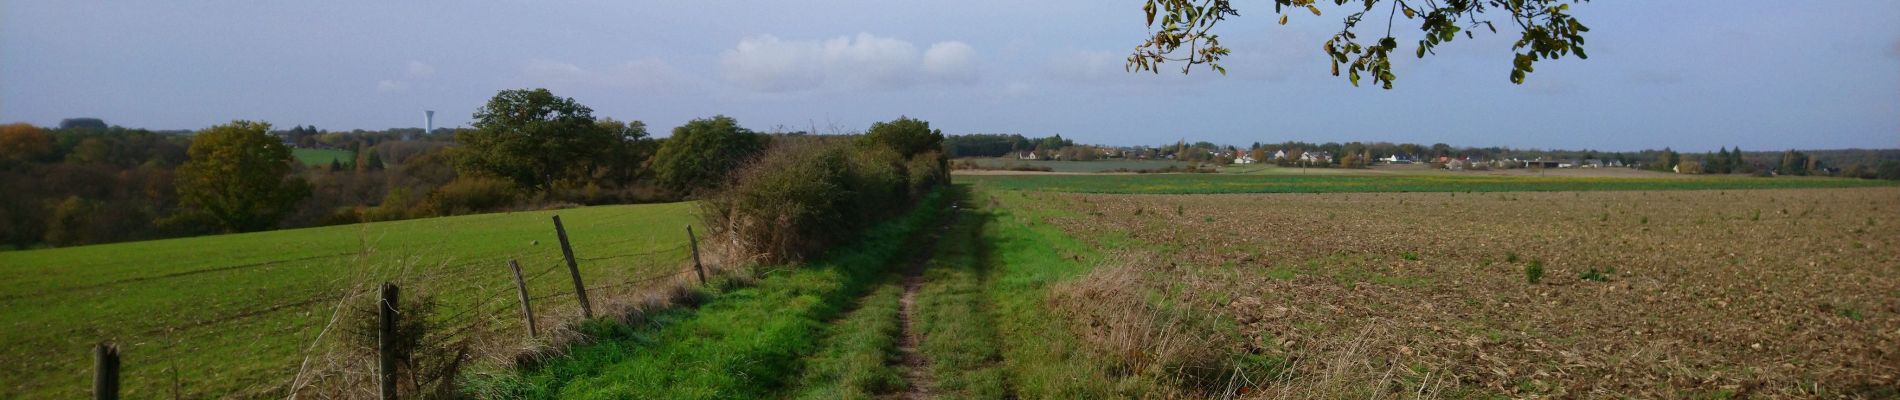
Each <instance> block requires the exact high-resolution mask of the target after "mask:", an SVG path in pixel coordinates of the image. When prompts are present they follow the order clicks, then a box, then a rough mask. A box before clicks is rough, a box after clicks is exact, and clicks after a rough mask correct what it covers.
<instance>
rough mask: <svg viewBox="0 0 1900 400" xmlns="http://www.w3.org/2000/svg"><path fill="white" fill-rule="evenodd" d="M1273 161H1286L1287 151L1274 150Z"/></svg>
mask: <svg viewBox="0 0 1900 400" xmlns="http://www.w3.org/2000/svg"><path fill="white" fill-rule="evenodd" d="M1273 159H1275V160H1285V159H1286V150H1274V151H1273Z"/></svg>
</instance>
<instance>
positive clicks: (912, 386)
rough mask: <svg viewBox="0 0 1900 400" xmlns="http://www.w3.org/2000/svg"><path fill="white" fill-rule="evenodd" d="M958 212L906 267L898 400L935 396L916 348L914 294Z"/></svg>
mask: <svg viewBox="0 0 1900 400" xmlns="http://www.w3.org/2000/svg"><path fill="white" fill-rule="evenodd" d="M959 211H961V210H953V211H951V214H950V218H947V219H946V220H945V221H944V223H943V225H942V226H939V227H938V228H937V231H936V232H931V234H930V240H928V241H927V243H928V244H927V245H926V246H924V248H925V249H926V250H924V251H923V254H921V255H920V256H919V257H917V258H915V259H912V260H911V261H910V265H907V266H906V267H905V270H904V295H903V296H902V297H900V298H899V300H898V304H899V308H898V314H897V318H898V322H899V325H898V326H899V328H898V333H897V334H898V347H897V351H898V354H899V355H900V356H901V358H900V359H901V360H902V361H901V364H902V365H903V367H904V382H905V383H906V384H905V385H904V386H905V387H906V388H907V389H905V390H904V393H902V394H901V395H900V396H899V397H898V398H901V399H929V398H933V397H935V396H932V395H931V391H930V389H931V388H933V387H935V386H936V380H935V379H934V378H933V377H932V376H931V375H930V359H929V358H928V357H925V356H924V354H923V352H922V351H920V349H919V347H920V345H921V344H922V343H923V333H922V332H920V331H919V330H918V327H917V317H916V315H917V291H918V289H919V288H922V287H923V286H924V268H926V267H928V266H930V260H931V259H932V258H935V256H936V249H937V242H938V241H940V240H943V233H944V231H947V230H949V229H950V227H952V226H955V224H956V223H957V217H958V216H959V215H961V213H960V212H959Z"/></svg>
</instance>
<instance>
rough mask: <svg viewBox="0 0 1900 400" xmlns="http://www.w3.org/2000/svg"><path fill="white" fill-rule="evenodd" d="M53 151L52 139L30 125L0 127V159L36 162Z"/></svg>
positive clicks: (44, 132) (43, 131) (19, 124)
mask: <svg viewBox="0 0 1900 400" xmlns="http://www.w3.org/2000/svg"><path fill="white" fill-rule="evenodd" d="M52 151H53V137H52V136H48V135H47V134H46V131H45V130H41V129H40V128H39V127H37V126H33V125H31V124H25V123H18V124H7V125H0V159H3V160H12V161H18V162H29V161H33V160H37V159H39V158H40V157H42V156H45V155H46V154H47V153H49V152H52Z"/></svg>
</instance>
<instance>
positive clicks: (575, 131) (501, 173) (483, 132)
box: [455, 89, 615, 190]
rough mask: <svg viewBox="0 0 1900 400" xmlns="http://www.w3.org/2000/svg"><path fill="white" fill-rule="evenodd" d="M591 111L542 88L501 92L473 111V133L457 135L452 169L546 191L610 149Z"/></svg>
mask: <svg viewBox="0 0 1900 400" xmlns="http://www.w3.org/2000/svg"><path fill="white" fill-rule="evenodd" d="M614 135H615V132H609V131H607V130H605V129H601V128H600V126H599V125H596V124H595V121H594V110H593V109H591V108H587V106H584V105H581V104H580V103H578V102H575V101H574V99H573V98H568V97H559V96H555V95H554V93H552V92H549V91H548V90H547V89H517V90H503V91H501V92H500V93H496V94H495V97H494V98H491V99H489V100H488V104H487V105H485V106H483V107H482V108H481V109H480V110H476V111H475V130H472V131H460V132H457V133H456V135H455V141H456V142H459V143H461V144H462V147H461V149H460V150H459V153H458V154H457V157H456V170H458V171H460V172H462V173H463V174H467V175H486V176H495V177H500V178H503V179H507V180H510V181H513V182H514V183H515V184H516V185H520V186H522V187H527V188H533V189H536V190H547V189H550V188H553V187H554V182H555V181H556V180H560V179H567V178H578V177H583V176H585V174H586V172H587V168H586V167H587V166H588V165H591V164H592V161H593V160H596V159H597V158H598V157H599V156H600V155H601V154H602V153H604V152H607V151H608V150H610V149H612V148H613V146H614V142H615V138H614Z"/></svg>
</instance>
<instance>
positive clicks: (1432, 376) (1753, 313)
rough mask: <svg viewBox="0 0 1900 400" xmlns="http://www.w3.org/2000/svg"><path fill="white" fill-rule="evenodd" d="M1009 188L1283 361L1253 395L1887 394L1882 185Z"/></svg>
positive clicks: (1891, 340) (1899, 269)
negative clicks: (1542, 189) (1281, 371)
mask: <svg viewBox="0 0 1900 400" xmlns="http://www.w3.org/2000/svg"><path fill="white" fill-rule="evenodd" d="M1011 195H1012V196H1014V195H1021V196H1029V197H1032V198H1030V199H1028V201H1022V202H1020V203H1021V204H1023V205H1024V206H1026V207H1032V208H1043V209H1051V210H1052V211H1057V212H1056V213H1055V214H1056V215H1058V216H1055V217H1051V218H1049V219H1048V220H1047V221H1046V222H1047V223H1050V224H1053V225H1056V226H1059V227H1061V228H1062V229H1064V230H1066V231H1068V232H1070V233H1072V234H1074V235H1076V236H1078V237H1081V238H1084V239H1085V240H1089V241H1093V242H1094V243H1096V244H1097V245H1098V246H1101V247H1102V248H1103V249H1104V250H1105V251H1107V252H1109V253H1111V254H1122V256H1120V257H1118V258H1119V259H1121V260H1134V261H1128V262H1134V263H1140V264H1141V265H1136V266H1135V267H1139V268H1144V269H1147V270H1149V271H1151V272H1153V273H1156V274H1159V275H1162V276H1166V277H1168V279H1170V280H1171V282H1169V284H1170V285H1173V286H1174V287H1176V288H1178V289H1179V290H1178V291H1177V292H1176V294H1174V295H1175V296H1178V297H1179V298H1180V299H1179V300H1180V301H1181V302H1182V303H1184V304H1188V305H1191V306H1192V307H1194V308H1195V309H1197V310H1200V311H1203V312H1208V313H1214V314H1217V315H1219V316H1220V317H1222V318H1226V319H1230V320H1231V321H1233V323H1234V325H1235V326H1236V328H1235V329H1238V330H1239V331H1240V332H1241V333H1242V335H1240V336H1241V337H1243V338H1244V340H1241V341H1238V342H1231V343H1209V344H1208V345H1209V346H1218V347H1222V348H1225V349H1227V350H1228V351H1231V352H1236V353H1239V352H1246V353H1252V354H1263V355H1268V356H1272V357H1276V358H1279V359H1283V360H1286V361H1287V362H1288V363H1289V364H1290V365H1291V366H1292V367H1291V368H1292V371H1291V372H1290V373H1289V374H1288V376H1287V377H1285V378H1284V379H1282V380H1277V381H1269V382H1265V383H1261V384H1259V385H1258V386H1256V387H1252V388H1246V389H1244V390H1241V392H1242V393H1244V394H1247V395H1248V396H1250V397H1280V398H1299V397H1307V396H1314V395H1317V393H1346V392H1337V391H1329V390H1330V388H1334V387H1349V388H1357V389H1356V390H1364V391H1369V392H1370V393H1369V394H1371V395H1374V396H1385V395H1391V394H1393V393H1401V392H1402V393H1403V394H1405V397H1413V395H1418V397H1483V396H1491V395H1505V396H1509V397H1542V396H1553V397H1582V398H1600V397H1626V396H1627V397H1639V398H1657V397H1663V398H1682V397H1701V398H1710V397H1728V396H1765V397H1890V396H1897V395H1900V394H1897V393H1900V389H1896V388H1900V188H1869V189H1814V190H1742V191H1737V190H1729V191H1670V192H1581V193H1579V192H1556V193H1485V194H1464V193H1374V194H1364V193H1361V194H1343V193H1342V194H1255V195H1091V194H1062V193H1020V194H1011ZM1110 262H1115V261H1113V260H1111V261H1110ZM1532 263H1536V264H1538V265H1541V267H1542V269H1543V271H1544V273H1543V275H1542V277H1541V280H1540V281H1539V282H1538V283H1531V282H1529V279H1528V277H1527V272H1526V269H1527V268H1528V267H1529V266H1530V265H1531V264H1532ZM1591 271H1594V272H1591ZM1352 393H1354V394H1353V397H1365V395H1366V394H1368V393H1363V392H1352Z"/></svg>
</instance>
